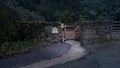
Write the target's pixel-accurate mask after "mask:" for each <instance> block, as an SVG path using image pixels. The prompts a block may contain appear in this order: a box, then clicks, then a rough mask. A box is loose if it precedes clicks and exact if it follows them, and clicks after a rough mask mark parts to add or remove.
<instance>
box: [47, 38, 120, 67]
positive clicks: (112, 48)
mask: <svg viewBox="0 0 120 68" xmlns="http://www.w3.org/2000/svg"><path fill="white" fill-rule="evenodd" d="M48 68H120V40H119V41H117V42H116V43H112V44H109V45H107V46H105V47H102V48H98V49H96V50H94V51H93V52H91V53H89V54H88V55H87V56H85V57H83V58H80V59H77V60H74V61H70V62H67V63H65V64H57V65H54V66H51V67H48Z"/></svg>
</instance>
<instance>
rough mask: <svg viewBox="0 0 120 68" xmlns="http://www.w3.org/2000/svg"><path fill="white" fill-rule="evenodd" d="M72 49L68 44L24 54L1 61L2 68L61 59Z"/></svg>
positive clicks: (15, 67) (0, 66)
mask: <svg viewBox="0 0 120 68" xmlns="http://www.w3.org/2000/svg"><path fill="white" fill-rule="evenodd" d="M70 48H71V45H69V44H67V43H62V44H57V45H52V46H48V47H47V48H42V49H38V50H36V51H34V52H30V53H27V54H22V55H18V56H14V57H9V58H6V59H0V68H17V67H20V66H25V65H29V64H32V63H37V62H40V61H42V60H48V59H52V58H57V57H60V56H62V55H64V54H66V53H67V52H68V51H69V50H70Z"/></svg>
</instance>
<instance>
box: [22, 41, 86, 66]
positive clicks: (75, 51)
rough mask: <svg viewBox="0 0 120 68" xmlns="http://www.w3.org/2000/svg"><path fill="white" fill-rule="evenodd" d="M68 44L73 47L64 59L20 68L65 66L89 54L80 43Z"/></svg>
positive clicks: (72, 42) (69, 42) (45, 61)
mask: <svg viewBox="0 0 120 68" xmlns="http://www.w3.org/2000/svg"><path fill="white" fill-rule="evenodd" d="M66 42H67V43H68V44H70V45H72V47H71V49H70V50H69V52H68V53H67V54H65V55H63V56H62V57H59V58H55V59H51V60H44V61H41V62H38V63H34V64H31V65H27V66H23V67H20V68H45V67H49V66H52V65H56V64H64V63H66V62H68V61H72V60H76V59H79V58H81V57H83V56H84V55H86V54H87V51H86V49H84V48H83V47H81V46H80V42H77V41H72V40H70V41H66Z"/></svg>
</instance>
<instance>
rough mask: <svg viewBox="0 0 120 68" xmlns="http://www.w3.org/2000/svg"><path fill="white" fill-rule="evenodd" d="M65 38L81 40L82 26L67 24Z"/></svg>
mask: <svg viewBox="0 0 120 68" xmlns="http://www.w3.org/2000/svg"><path fill="white" fill-rule="evenodd" d="M64 39H65V40H80V26H79V25H67V26H65V28H64Z"/></svg>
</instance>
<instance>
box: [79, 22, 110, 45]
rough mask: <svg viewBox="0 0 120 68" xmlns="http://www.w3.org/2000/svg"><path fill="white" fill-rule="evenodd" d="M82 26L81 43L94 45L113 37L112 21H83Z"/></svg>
mask: <svg viewBox="0 0 120 68" xmlns="http://www.w3.org/2000/svg"><path fill="white" fill-rule="evenodd" d="M80 26H81V37H80V38H81V44H82V45H83V46H89V45H93V44H94V43H97V42H106V41H108V40H110V39H111V30H112V21H83V22H80Z"/></svg>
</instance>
